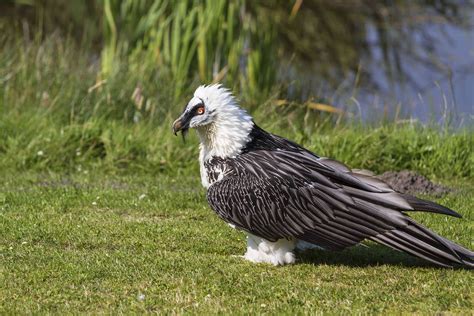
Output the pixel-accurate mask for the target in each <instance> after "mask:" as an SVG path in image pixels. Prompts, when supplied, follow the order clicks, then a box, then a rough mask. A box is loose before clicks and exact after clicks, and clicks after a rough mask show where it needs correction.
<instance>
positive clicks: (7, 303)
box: [0, 172, 474, 314]
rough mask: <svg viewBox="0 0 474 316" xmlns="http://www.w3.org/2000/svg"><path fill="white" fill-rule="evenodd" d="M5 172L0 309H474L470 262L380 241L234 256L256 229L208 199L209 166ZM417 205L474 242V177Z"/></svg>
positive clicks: (427, 219)
mask: <svg viewBox="0 0 474 316" xmlns="http://www.w3.org/2000/svg"><path fill="white" fill-rule="evenodd" d="M2 179H3V181H2V183H1V184H0V192H1V194H0V205H1V206H0V210H1V211H0V212H1V217H0V230H1V231H2V234H1V236H0V254H1V261H2V265H1V275H2V282H0V312H1V313H2V314H3V313H7V314H8V313H31V312H33V313H34V312H47V311H49V312H54V313H64V312H72V311H74V312H88V313H103V312H112V313H115V312H125V313H130V312H160V313H183V312H192V313H200V314H202V313H216V312H221V313H226V314H227V313H231V312H239V313H271V314H273V313H292V314H294V313H303V312H311V313H313V312H315V311H321V312H329V313H334V312H335V311H337V313H343V312H351V313H373V312H379V313H380V312H383V313H397V312H399V311H401V310H403V311H405V312H418V313H427V314H433V313H438V312H450V313H460V314H464V313H469V312H470V311H471V310H472V308H473V307H474V306H473V303H472V302H473V293H472V289H471V285H472V282H473V276H472V273H471V272H470V271H465V270H450V269H438V268H434V267H432V266H429V265H427V264H425V263H424V262H422V261H419V260H416V259H413V258H412V257H409V256H406V255H403V254H400V253H397V252H395V251H391V250H388V249H387V248H385V247H381V246H376V245H374V244H369V248H364V247H356V248H352V249H349V250H347V251H343V252H325V251H317V250H314V251H310V252H309V253H306V254H299V255H298V256H297V258H298V264H296V265H293V266H287V267H273V266H269V265H265V264H261V265H255V264H251V263H248V262H245V261H244V260H242V259H240V258H238V257H233V256H232V255H241V254H243V252H244V251H245V239H244V235H243V234H242V233H240V232H237V231H235V230H232V229H230V228H229V227H228V226H227V225H226V224H225V223H223V222H222V221H220V220H219V219H218V218H217V217H216V216H215V215H214V214H213V213H212V212H211V211H210V210H209V208H208V207H207V205H206V202H205V196H204V191H203V190H202V189H201V188H200V187H199V180H198V177H197V176H191V177H167V176H151V175H149V176H146V175H140V176H136V175H135V176H131V175H130V176H113V175H109V174H94V175H92V174H89V175H84V174H82V175H72V176H69V177H65V176H64V175H51V174H50V175H44V174H39V173H31V172H30V173H23V174H22V173H19V174H15V175H13V176H12V177H3V178H2ZM458 188H460V189H461V191H460V192H458V193H456V194H450V195H448V196H446V197H444V198H442V199H439V200H438V202H440V203H443V204H445V205H447V206H448V207H451V208H453V209H455V210H457V211H458V212H460V213H461V214H463V215H464V219H462V220H459V219H454V218H446V217H442V216H436V215H420V214H414V216H415V217H416V218H417V219H418V220H420V221H422V222H423V223H424V224H426V225H427V226H429V227H431V228H432V229H434V230H435V231H437V232H439V233H441V234H442V235H444V236H446V237H448V238H450V239H452V240H455V241H456V242H458V243H460V244H462V245H464V246H468V247H472V245H471V244H470V243H471V237H472V221H473V219H474V213H473V209H472V205H473V204H474V195H473V192H474V190H473V188H472V184H469V183H468V182H460V183H458Z"/></svg>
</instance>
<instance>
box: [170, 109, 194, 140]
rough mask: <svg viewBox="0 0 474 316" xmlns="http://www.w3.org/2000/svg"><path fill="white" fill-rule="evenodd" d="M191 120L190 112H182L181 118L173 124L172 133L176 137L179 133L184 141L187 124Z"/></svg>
mask: <svg viewBox="0 0 474 316" xmlns="http://www.w3.org/2000/svg"><path fill="white" fill-rule="evenodd" d="M192 118H193V116H192V114H191V113H190V112H184V113H183V114H181V116H180V117H178V118H177V119H176V121H174V122H173V133H174V134H175V135H176V136H177V135H178V132H179V131H181V134H182V135H183V140H184V138H185V136H186V133H187V132H188V129H189V122H190V121H191V119H192Z"/></svg>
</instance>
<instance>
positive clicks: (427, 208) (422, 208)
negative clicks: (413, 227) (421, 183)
mask: <svg viewBox="0 0 474 316" xmlns="http://www.w3.org/2000/svg"><path fill="white" fill-rule="evenodd" d="M403 197H404V198H405V201H407V202H408V204H410V206H411V207H413V211H419V212H431V213H438V214H445V215H449V216H454V217H458V218H462V216H461V215H460V214H459V213H456V212H455V211H453V210H452V209H449V208H447V207H446V206H442V205H439V204H437V203H434V202H431V201H427V200H423V199H419V198H417V197H415V196H412V195H409V194H404V195H403Z"/></svg>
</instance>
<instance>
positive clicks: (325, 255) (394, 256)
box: [296, 245, 442, 269]
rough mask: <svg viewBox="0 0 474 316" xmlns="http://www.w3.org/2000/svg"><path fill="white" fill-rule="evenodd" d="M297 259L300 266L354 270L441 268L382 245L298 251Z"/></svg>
mask: <svg viewBox="0 0 474 316" xmlns="http://www.w3.org/2000/svg"><path fill="white" fill-rule="evenodd" d="M296 258H297V263H300V264H301V263H304V264H312V265H321V264H327V265H340V266H347V267H354V268H356V267H374V266H380V265H391V266H400V267H405V268H434V269H440V268H441V267H439V266H436V265H434V264H432V263H430V262H427V261H424V260H421V259H418V258H416V257H412V256H409V255H407V254H404V253H402V252H398V251H395V250H392V249H389V248H387V247H384V246H381V245H370V246H356V247H352V248H349V249H345V250H342V251H330V250H322V249H321V250H320V249H311V250H305V251H298V252H297V256H296ZM441 269H442V268H441Z"/></svg>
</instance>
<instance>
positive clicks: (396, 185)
mask: <svg viewBox="0 0 474 316" xmlns="http://www.w3.org/2000/svg"><path fill="white" fill-rule="evenodd" d="M377 178H379V179H381V180H383V181H385V182H387V183H388V184H389V185H390V186H391V187H392V188H393V189H394V190H395V191H398V192H400V193H408V194H429V195H433V196H436V197H440V196H443V195H445V194H447V193H449V192H451V191H452V189H450V188H448V187H445V186H442V185H440V184H436V183H433V182H431V181H430V180H429V179H428V178H426V177H424V176H422V175H421V174H419V173H416V172H415V171H410V170H403V171H387V172H385V173H383V174H381V175H379V176H377Z"/></svg>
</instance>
